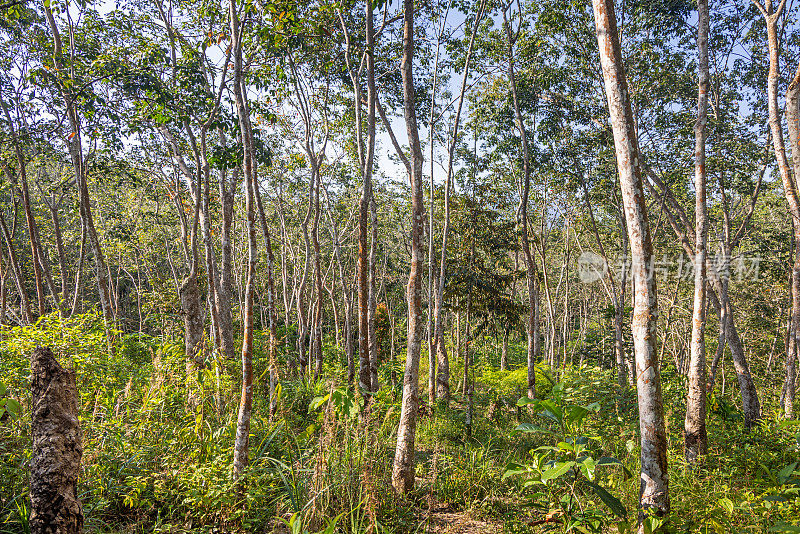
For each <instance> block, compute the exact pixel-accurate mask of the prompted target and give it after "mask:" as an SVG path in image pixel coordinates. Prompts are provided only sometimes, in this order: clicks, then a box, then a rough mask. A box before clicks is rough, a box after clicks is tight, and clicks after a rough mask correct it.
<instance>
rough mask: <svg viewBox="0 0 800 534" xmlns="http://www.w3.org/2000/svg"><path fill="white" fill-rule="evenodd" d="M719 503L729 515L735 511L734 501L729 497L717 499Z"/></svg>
mask: <svg viewBox="0 0 800 534" xmlns="http://www.w3.org/2000/svg"><path fill="white" fill-rule="evenodd" d="M717 503H719V505H720V506H721V507H722V508H724V509H725V511H726V512H727V513H728V515H731V514H732V513H733V501H732V500H730V499H729V498H727V497H723V498H721V499H719V500H717Z"/></svg>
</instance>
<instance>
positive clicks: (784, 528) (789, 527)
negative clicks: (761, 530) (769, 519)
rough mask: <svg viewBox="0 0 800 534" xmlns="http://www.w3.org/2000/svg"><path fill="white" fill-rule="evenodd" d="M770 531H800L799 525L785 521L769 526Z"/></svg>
mask: <svg viewBox="0 0 800 534" xmlns="http://www.w3.org/2000/svg"><path fill="white" fill-rule="evenodd" d="M769 531H770V532H800V527H796V526H794V525H787V524H786V523H781V524H778V525H775V526H774V527H771V528H770V529H769Z"/></svg>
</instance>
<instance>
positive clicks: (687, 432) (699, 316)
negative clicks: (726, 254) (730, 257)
mask: <svg viewBox="0 0 800 534" xmlns="http://www.w3.org/2000/svg"><path fill="white" fill-rule="evenodd" d="M697 11H698V31H697V49H698V62H697V63H698V91H697V120H696V121H695V124H694V136H695V148H694V190H695V215H694V217H695V235H696V241H695V257H694V266H695V267H694V303H693V306H694V307H693V311H692V338H691V346H690V359H689V373H688V374H689V377H688V378H689V383H688V391H687V394H686V417H685V419H684V427H683V428H684V454H685V456H686V461H687V462H694V461H696V460H697V458H698V457H699V456H700V455H701V454H705V453H706V450H707V449H708V436H707V432H706V342H705V328H706V236H707V233H708V215H707V208H706V168H705V165H706V123H707V113H708V88H709V73H708V29H709V12H708V0H698V2H697Z"/></svg>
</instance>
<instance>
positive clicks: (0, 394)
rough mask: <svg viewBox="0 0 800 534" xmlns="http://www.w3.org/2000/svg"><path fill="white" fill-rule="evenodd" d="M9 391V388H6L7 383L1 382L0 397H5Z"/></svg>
mask: <svg viewBox="0 0 800 534" xmlns="http://www.w3.org/2000/svg"><path fill="white" fill-rule="evenodd" d="M7 391H8V388H6V385H5V384H3V383H2V382H0V397H5V396H6V392H7Z"/></svg>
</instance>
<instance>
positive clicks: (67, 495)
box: [30, 347, 83, 534]
mask: <svg viewBox="0 0 800 534" xmlns="http://www.w3.org/2000/svg"><path fill="white" fill-rule="evenodd" d="M31 404H32V407H33V410H32V413H31V434H32V436H31V437H32V441H33V453H32V456H31V460H30V466H31V483H30V492H31V512H30V532H31V534H50V533H55V534H78V533H80V532H81V530H82V529H83V508H82V507H81V501H80V499H79V498H78V488H77V486H78V474H79V472H80V464H81V455H82V454H83V443H82V440H81V425H80V421H79V420H78V389H77V387H76V385H75V371H72V370H69V371H68V370H65V369H64V368H63V367H61V365H60V364H59V363H58V361H56V359H55V357H54V356H53V352H52V351H51V350H50V349H49V348H42V347H39V348H37V349H35V350H34V351H33V355H32V357H31Z"/></svg>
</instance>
